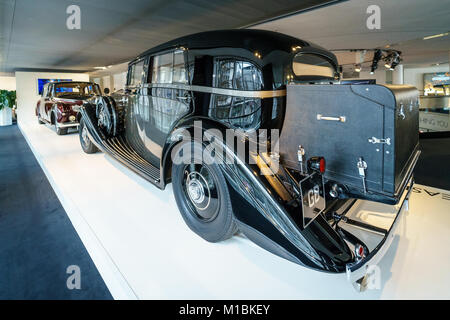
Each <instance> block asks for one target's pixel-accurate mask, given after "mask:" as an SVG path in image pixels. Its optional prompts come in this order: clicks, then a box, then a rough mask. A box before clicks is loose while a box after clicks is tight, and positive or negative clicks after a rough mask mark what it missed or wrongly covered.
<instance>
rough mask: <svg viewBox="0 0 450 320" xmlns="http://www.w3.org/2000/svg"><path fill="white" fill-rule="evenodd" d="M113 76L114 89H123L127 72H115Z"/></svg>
mask: <svg viewBox="0 0 450 320" xmlns="http://www.w3.org/2000/svg"><path fill="white" fill-rule="evenodd" d="M113 77H114V91H117V90H120V89H125V85H126V84H127V72H126V71H125V72H121V73H116V74H114V75H113Z"/></svg>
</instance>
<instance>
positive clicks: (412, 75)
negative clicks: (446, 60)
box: [403, 64, 449, 94]
mask: <svg viewBox="0 0 450 320" xmlns="http://www.w3.org/2000/svg"><path fill="white" fill-rule="evenodd" d="M434 72H449V65H448V64H445V65H440V66H432V67H431V66H430V67H426V68H406V67H405V68H404V69H403V82H404V83H405V84H410V85H413V86H415V87H416V88H417V89H418V90H419V92H420V94H423V74H424V73H434Z"/></svg>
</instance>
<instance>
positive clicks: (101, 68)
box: [94, 67, 106, 70]
mask: <svg viewBox="0 0 450 320" xmlns="http://www.w3.org/2000/svg"><path fill="white" fill-rule="evenodd" d="M94 69H98V70H105V69H106V67H94Z"/></svg>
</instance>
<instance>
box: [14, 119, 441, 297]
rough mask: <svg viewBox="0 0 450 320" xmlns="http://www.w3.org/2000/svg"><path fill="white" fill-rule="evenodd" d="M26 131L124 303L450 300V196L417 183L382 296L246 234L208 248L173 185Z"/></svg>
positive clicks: (42, 130) (48, 132)
mask: <svg viewBox="0 0 450 320" xmlns="http://www.w3.org/2000/svg"><path fill="white" fill-rule="evenodd" d="M20 127H21V131H22V133H23V134H24V136H25V137H26V139H27V141H28V143H29V145H30V146H31V148H32V150H33V152H34V154H35V156H36V158H37V159H38V161H39V163H40V164H41V166H42V168H43V169H44V172H45V173H46V175H47V177H48V179H49V181H50V183H51V184H52V186H53V188H54V189H55V192H56V194H57V196H58V198H59V199H60V201H61V203H62V205H63V206H64V208H65V210H66V212H67V214H68V216H69V217H70V219H71V221H72V223H73V225H74V227H75V229H76V230H77V232H78V234H79V235H80V238H81V240H82V241H83V243H84V245H85V246H86V248H87V250H88V252H89V254H90V255H91V257H92V259H93V261H94V263H95V265H96V266H97V268H98V270H99V272H100V274H101V276H102V277H103V279H104V281H105V283H106V285H107V286H108V288H109V290H110V291H111V294H112V295H113V297H114V298H116V299H136V298H137V299H407V298H411V299H418V298H425V299H427V298H432V299H444V298H445V299H449V298H450V290H449V289H448V288H449V287H450V272H448V271H449V270H450V250H449V249H448V246H449V244H450V200H445V199H444V198H445V197H443V195H442V193H446V194H450V191H444V190H438V189H434V188H429V187H423V186H419V185H416V187H418V188H421V190H419V191H420V193H413V194H412V197H411V200H410V211H409V212H406V214H404V215H403V219H402V221H400V225H399V226H398V228H397V235H396V236H395V239H394V241H393V243H392V246H391V248H390V249H389V251H388V252H387V254H386V255H385V256H384V258H383V260H382V261H381V262H380V264H379V267H380V268H381V270H382V274H381V289H380V290H368V291H365V292H363V293H358V292H356V291H355V290H354V289H353V287H352V286H351V284H350V283H348V282H347V280H346V276H345V274H338V275H336V274H326V273H321V272H317V271H314V270H310V269H307V268H304V267H301V266H299V265H296V264H294V263H291V262H289V261H286V260H284V259H282V258H279V257H277V256H275V255H273V254H271V253H269V252H267V251H265V250H263V249H261V248H259V247H258V246H256V245H255V244H253V243H252V242H251V241H249V240H248V239H246V238H245V237H243V236H235V237H233V238H232V239H230V240H227V241H225V242H223V243H218V244H212V243H208V242H206V241H204V240H203V239H201V238H200V237H198V236H197V235H196V234H194V233H193V232H192V231H191V230H190V229H189V228H188V227H187V226H186V225H185V223H184V221H183V219H182V217H181V215H180V213H179V211H178V209H177V206H176V203H175V199H174V197H173V194H172V188H171V185H169V186H168V187H167V188H166V190H165V191H161V190H159V189H157V188H156V187H155V186H153V185H152V184H151V183H149V182H146V181H145V180H143V179H141V178H140V177H138V176H137V175H135V174H134V173H132V172H131V171H129V170H127V169H126V168H124V167H122V166H121V165H119V164H117V163H116V162H115V161H114V160H113V159H111V158H109V157H108V156H106V155H105V154H103V153H97V154H93V155H88V154H85V153H84V152H83V151H82V150H81V147H80V143H79V139H78V134H77V133H73V134H68V135H66V136H57V135H56V134H55V132H54V130H53V129H51V128H49V127H48V126H45V125H38V124H37V120H36V123H35V124H34V123H32V124H26V123H21V124H20ZM423 188H425V189H426V190H427V191H429V192H430V193H431V194H433V193H432V192H439V193H438V194H435V195H434V196H432V195H431V194H430V193H428V192H425V191H424V189H423ZM449 199H450V198H449ZM81 272H83V270H81ZM81 283H82V285H83V280H82V282H81ZM61 285H63V286H65V283H62V284H61Z"/></svg>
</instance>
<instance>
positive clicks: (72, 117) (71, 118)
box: [69, 116, 77, 122]
mask: <svg viewBox="0 0 450 320" xmlns="http://www.w3.org/2000/svg"><path fill="white" fill-rule="evenodd" d="M76 119H77V118H76V117H75V116H70V117H69V120H70V121H71V122H74V121H75V120H76Z"/></svg>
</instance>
